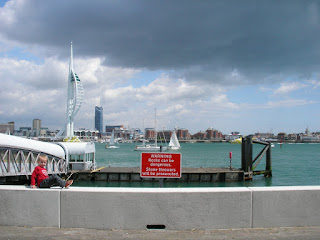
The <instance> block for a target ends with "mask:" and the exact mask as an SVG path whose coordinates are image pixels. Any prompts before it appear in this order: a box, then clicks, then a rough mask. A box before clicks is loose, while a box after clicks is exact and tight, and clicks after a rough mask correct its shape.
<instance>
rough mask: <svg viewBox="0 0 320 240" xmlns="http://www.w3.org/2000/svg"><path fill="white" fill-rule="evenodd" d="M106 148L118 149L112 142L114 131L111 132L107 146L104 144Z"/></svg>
mask: <svg viewBox="0 0 320 240" xmlns="http://www.w3.org/2000/svg"><path fill="white" fill-rule="evenodd" d="M106 148H119V144H117V145H116V142H115V141H114V129H113V130H112V133H111V138H110V142H109V144H106Z"/></svg>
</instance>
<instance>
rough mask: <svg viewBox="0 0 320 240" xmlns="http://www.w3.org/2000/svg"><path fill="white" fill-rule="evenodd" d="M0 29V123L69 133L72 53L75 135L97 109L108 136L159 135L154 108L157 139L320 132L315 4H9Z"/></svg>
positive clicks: (319, 11) (1, 4)
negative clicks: (124, 130)
mask: <svg viewBox="0 0 320 240" xmlns="http://www.w3.org/2000/svg"><path fill="white" fill-rule="evenodd" d="M70 12H77V13H81V19H78V18H77V20H75V19H74V16H72V14H70ZM119 13H121V14H119ZM0 21H1V23H2V24H1V25H0V81H1V89H0V92H1V94H0V99H1V100H0V123H7V122H10V121H15V123H16V126H17V127H19V126H25V125H28V123H29V122H31V121H32V119H34V118H38V119H42V121H43V123H46V124H45V125H46V126H47V127H48V128H50V129H61V128H62V126H64V124H65V109H66V107H67V106H66V100H67V95H68V94H67V89H66V86H67V81H68V79H67V76H68V66H69V56H70V53H69V49H70V48H69V46H70V42H71V41H72V42H73V44H74V45H73V48H74V52H76V56H77V57H76V59H75V60H74V64H75V66H76V70H77V73H78V74H79V76H81V82H82V84H83V87H84V89H85V98H84V101H83V104H82V106H81V109H80V110H79V113H78V115H77V117H76V119H75V121H74V128H75V129H77V128H80V127H81V128H87V129H94V121H93V119H94V116H95V112H94V106H96V105H99V106H103V108H104V113H103V119H104V122H105V124H106V125H117V124H119V123H121V124H122V125H125V126H129V127H130V126H135V127H137V128H140V129H143V128H144V127H147V126H148V127H153V122H154V109H155V108H157V128H159V129H163V128H164V127H166V128H167V129H174V128H175V127H179V128H185V129H189V131H190V132H193V133H195V132H198V131H200V130H201V129H202V130H203V129H204V127H203V126H206V128H207V127H212V128H214V129H218V130H219V131H221V132H223V133H230V132H232V131H239V132H241V133H242V134H244V135H247V134H251V133H254V132H259V131H260V132H270V131H272V132H274V133H279V132H288V133H299V132H304V131H305V128H306V127H308V128H309V129H310V131H312V132H318V131H320V127H319V120H318V119H319V118H320V111H319V109H320V97H319V96H320V80H319V79H320V51H318V49H320V32H319V31H318V28H319V26H320V3H318V2H311V1H296V0H292V1H290V3H289V2H279V1H275V2H274V1H262V2H261V3H260V4H252V1H249V0H244V1H240V2H239V1H233V0H232V1H225V2H221V1H204V2H201V3H199V2H194V1H186V2H184V4H183V5H182V4H181V2H179V1H166V0H165V1H160V2H149V1H147V2H145V1H141V0H134V1H126V0H125V3H124V4H121V5H119V4H117V3H116V2H114V1H102V2H101V1H91V2H90V3H89V2H87V1H82V0H79V1H73V0H70V1H67V2H66V1H52V2H38V1H34V0H29V1H25V0H20V1H16V0H11V1H0ZM30 26H33V27H30Z"/></svg>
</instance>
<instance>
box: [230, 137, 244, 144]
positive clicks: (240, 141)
mask: <svg viewBox="0 0 320 240" xmlns="http://www.w3.org/2000/svg"><path fill="white" fill-rule="evenodd" d="M230 143H234V144H241V143H242V137H239V138H236V139H233V140H232V141H231V142H230Z"/></svg>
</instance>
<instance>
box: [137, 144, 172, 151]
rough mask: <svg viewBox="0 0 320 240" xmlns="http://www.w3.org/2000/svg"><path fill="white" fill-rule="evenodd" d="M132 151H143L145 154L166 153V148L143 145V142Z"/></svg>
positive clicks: (155, 145)
mask: <svg viewBox="0 0 320 240" xmlns="http://www.w3.org/2000/svg"><path fill="white" fill-rule="evenodd" d="M133 150H134V151H145V152H153V151H155V152H158V151H159V152H160V151H167V150H168V148H167V147H165V146H158V145H157V144H145V142H144V143H143V144H142V145H137V146H135V148H134V149H133Z"/></svg>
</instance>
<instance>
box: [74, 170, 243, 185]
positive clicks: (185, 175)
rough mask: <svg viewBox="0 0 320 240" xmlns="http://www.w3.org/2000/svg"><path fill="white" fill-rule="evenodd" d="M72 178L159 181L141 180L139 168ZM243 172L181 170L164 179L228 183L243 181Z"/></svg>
mask: <svg viewBox="0 0 320 240" xmlns="http://www.w3.org/2000/svg"><path fill="white" fill-rule="evenodd" d="M72 173H73V175H72V178H73V179H75V180H84V181H110V182H112V181H129V182H130V181H136V182H138V181H159V178H141V177H140V168H139V167H103V168H99V169H97V170H95V171H74V172H72ZM244 180H245V172H244V171H243V170H241V169H230V168H182V174H181V178H166V181H171V182H229V181H244Z"/></svg>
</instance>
